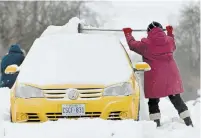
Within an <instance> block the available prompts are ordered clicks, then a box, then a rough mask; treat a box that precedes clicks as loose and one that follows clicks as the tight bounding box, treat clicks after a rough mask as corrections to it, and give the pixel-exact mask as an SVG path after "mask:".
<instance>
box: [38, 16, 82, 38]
mask: <svg viewBox="0 0 201 138" xmlns="http://www.w3.org/2000/svg"><path fill="white" fill-rule="evenodd" d="M83 22H84V21H82V20H80V19H79V18H77V17H74V18H72V19H70V20H69V22H68V23H66V24H65V25H63V26H55V25H50V26H48V27H47V29H46V30H44V31H43V33H42V34H41V36H40V37H44V36H49V35H55V34H66V33H68V34H69V33H78V24H79V23H83Z"/></svg>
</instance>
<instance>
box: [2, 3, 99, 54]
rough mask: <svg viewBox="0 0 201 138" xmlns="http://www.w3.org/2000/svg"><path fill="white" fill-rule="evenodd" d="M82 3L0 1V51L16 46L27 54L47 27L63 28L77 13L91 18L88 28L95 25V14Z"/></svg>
mask: <svg viewBox="0 0 201 138" xmlns="http://www.w3.org/2000/svg"><path fill="white" fill-rule="evenodd" d="M85 3H86V2H84V1H1V2H0V9H1V10H0V47H1V49H7V47H9V46H10V45H11V44H13V43H19V44H20V45H21V46H22V48H24V49H25V50H26V51H28V50H29V48H30V47H31V45H32V43H33V42H34V40H35V39H36V38H37V37H39V36H40V35H41V33H42V32H43V31H44V30H45V29H46V28H47V27H48V26H49V25H59V26H60V25H64V24H66V23H67V22H68V21H69V19H71V18H72V17H75V16H77V17H79V14H80V11H82V12H84V13H85V15H86V16H90V17H91V18H92V20H91V23H92V25H97V21H96V18H95V16H97V14H96V13H93V11H92V10H90V9H89V7H87V6H85ZM4 54H5V53H4ZM0 56H2V53H0Z"/></svg>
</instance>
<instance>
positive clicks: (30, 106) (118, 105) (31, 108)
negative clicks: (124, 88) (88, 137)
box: [11, 94, 139, 122]
mask: <svg viewBox="0 0 201 138" xmlns="http://www.w3.org/2000/svg"><path fill="white" fill-rule="evenodd" d="M13 100H14V101H13V102H11V103H12V104H11V113H12V121H13V122H45V121H48V120H58V119H62V118H71V119H72V118H74V119H77V118H102V119H109V120H121V119H134V120H137V118H138V110H139V109H138V106H139V94H135V95H134V96H124V97H115V96H111V97H102V98H100V99H99V100H70V101H65V100H47V99H45V98H36V99H22V98H17V99H13ZM63 104H85V107H86V109H85V115H83V116H76V117H75V116H73V117H65V116H62V105H63Z"/></svg>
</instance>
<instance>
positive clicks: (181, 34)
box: [175, 1, 200, 100]
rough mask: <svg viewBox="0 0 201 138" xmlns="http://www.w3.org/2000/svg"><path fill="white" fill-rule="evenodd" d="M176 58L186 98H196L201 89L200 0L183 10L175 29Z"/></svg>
mask: <svg viewBox="0 0 201 138" xmlns="http://www.w3.org/2000/svg"><path fill="white" fill-rule="evenodd" d="M175 36H176V44H177V47H178V48H177V51H176V55H175V57H176V60H177V62H178V65H179V67H180V71H181V74H182V78H183V83H184V88H185V91H186V92H185V93H184V95H183V98H184V99H185V100H191V99H195V98H196V97H197V93H196V92H197V90H198V89H200V2H199V1H198V2H194V3H189V4H188V5H187V6H184V7H183V9H182V10H181V16H180V20H179V24H178V26H177V28H176V30H175Z"/></svg>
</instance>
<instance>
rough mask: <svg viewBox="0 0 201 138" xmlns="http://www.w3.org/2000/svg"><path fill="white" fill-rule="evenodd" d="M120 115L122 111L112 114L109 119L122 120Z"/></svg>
mask: <svg viewBox="0 0 201 138" xmlns="http://www.w3.org/2000/svg"><path fill="white" fill-rule="evenodd" d="M119 115H120V111H116V112H110V114H109V116H108V118H107V119H108V120H121V118H120V116H119Z"/></svg>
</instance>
